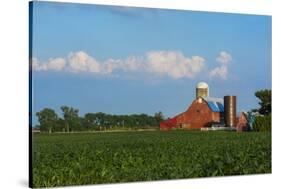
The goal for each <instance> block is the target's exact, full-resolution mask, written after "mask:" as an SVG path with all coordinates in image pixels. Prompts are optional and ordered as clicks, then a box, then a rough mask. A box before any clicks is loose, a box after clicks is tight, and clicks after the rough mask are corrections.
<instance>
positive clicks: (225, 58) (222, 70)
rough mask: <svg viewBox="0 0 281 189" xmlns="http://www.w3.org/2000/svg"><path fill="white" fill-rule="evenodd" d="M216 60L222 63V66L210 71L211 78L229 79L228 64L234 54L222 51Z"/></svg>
mask: <svg viewBox="0 0 281 189" xmlns="http://www.w3.org/2000/svg"><path fill="white" fill-rule="evenodd" d="M216 61H217V62H218V63H219V64H220V66H218V67H215V68H214V69H212V70H211V71H210V72H209V76H210V77H211V78H220V79H224V80H225V79H227V77H228V65H229V64H230V62H231V61H232V56H231V55H230V54H229V53H227V52H225V51H221V52H220V54H219V56H218V57H217V58H216Z"/></svg>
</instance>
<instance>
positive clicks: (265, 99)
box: [255, 89, 271, 115]
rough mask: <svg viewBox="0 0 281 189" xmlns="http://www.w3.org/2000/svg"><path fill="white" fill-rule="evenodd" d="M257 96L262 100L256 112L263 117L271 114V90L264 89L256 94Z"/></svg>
mask: <svg viewBox="0 0 281 189" xmlns="http://www.w3.org/2000/svg"><path fill="white" fill-rule="evenodd" d="M255 96H256V97H257V98H258V99H259V100H260V102H259V105H260V108H259V109H257V110H255V111H258V112H259V113H260V114H262V115H270V114H271V90H268V89H264V90H259V91H256V92H255Z"/></svg>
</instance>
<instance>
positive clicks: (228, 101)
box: [224, 96, 236, 127]
mask: <svg viewBox="0 0 281 189" xmlns="http://www.w3.org/2000/svg"><path fill="white" fill-rule="evenodd" d="M224 121H225V125H226V126H227V127H235V126H236V96H224Z"/></svg>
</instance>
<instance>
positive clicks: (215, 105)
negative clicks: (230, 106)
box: [203, 96, 224, 112]
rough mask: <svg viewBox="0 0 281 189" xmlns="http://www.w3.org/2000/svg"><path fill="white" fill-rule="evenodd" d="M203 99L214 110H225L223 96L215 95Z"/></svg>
mask: <svg viewBox="0 0 281 189" xmlns="http://www.w3.org/2000/svg"><path fill="white" fill-rule="evenodd" d="M203 99H204V100H205V101H206V102H207V104H208V106H209V108H210V109H211V110H212V111H213V112H224V106H223V99H222V98H214V97H209V96H208V97H203Z"/></svg>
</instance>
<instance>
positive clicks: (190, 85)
mask: <svg viewBox="0 0 281 189" xmlns="http://www.w3.org/2000/svg"><path fill="white" fill-rule="evenodd" d="M32 10H33V17H32V18H33V21H32V35H33V36H32V49H31V50H32V57H31V58H32V107H33V123H34V124H36V123H37V122H38V121H37V118H36V116H35V113H36V112H38V111H40V110H42V109H43V108H46V107H48V108H52V109H54V110H55V111H56V112H57V113H58V114H59V115H60V116H61V111H60V107H61V106H62V105H67V106H72V107H74V108H77V109H79V114H80V115H81V116H83V115H84V114H85V113H88V112H104V113H109V114H138V113H146V114H149V115H153V114H154V113H155V112H157V111H162V112H163V114H164V116H165V117H173V116H175V115H177V114H178V113H181V112H183V111H185V110H186V109H187V108H188V107H189V105H190V104H191V103H192V101H193V100H194V99H195V87H196V84H197V83H198V82H201V81H204V82H206V83H208V85H209V93H210V96H212V97H219V98H223V96H225V95H236V96H237V109H238V111H248V110H250V109H253V108H257V107H258V99H257V98H256V97H255V95H254V93H255V91H257V90H260V89H271V75H272V74H271V51H272V49H271V17H270V16H260V15H243V14H229V13H228V14H226V13H211V12H198V11H197V12H196V11H183V10H167V9H152V8H133V7H118V6H102V5H90V4H74V3H54V2H52V3H51V2H34V3H33V9H32Z"/></svg>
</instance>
